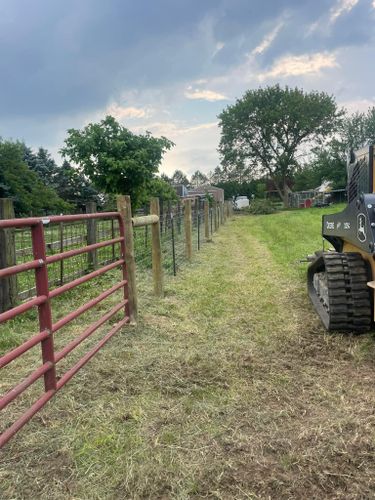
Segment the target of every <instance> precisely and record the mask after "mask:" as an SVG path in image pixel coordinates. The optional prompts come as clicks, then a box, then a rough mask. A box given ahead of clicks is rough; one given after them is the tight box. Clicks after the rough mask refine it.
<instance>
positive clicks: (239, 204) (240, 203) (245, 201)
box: [234, 196, 250, 210]
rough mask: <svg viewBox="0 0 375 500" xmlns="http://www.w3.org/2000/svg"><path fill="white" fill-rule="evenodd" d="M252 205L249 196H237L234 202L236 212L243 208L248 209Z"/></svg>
mask: <svg viewBox="0 0 375 500" xmlns="http://www.w3.org/2000/svg"><path fill="white" fill-rule="evenodd" d="M249 205H250V202H249V198H248V197H247V196H237V198H236V199H235V200H234V208H235V209H236V210H241V208H246V207H248V206H249Z"/></svg>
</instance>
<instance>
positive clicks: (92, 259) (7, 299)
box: [0, 196, 231, 448]
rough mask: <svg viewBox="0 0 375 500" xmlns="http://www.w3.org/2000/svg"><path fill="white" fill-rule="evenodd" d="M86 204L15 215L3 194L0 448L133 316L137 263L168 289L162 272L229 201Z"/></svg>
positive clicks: (173, 269) (200, 237) (216, 221)
mask: <svg viewBox="0 0 375 500" xmlns="http://www.w3.org/2000/svg"><path fill="white" fill-rule="evenodd" d="M87 212H88V213H87V214H81V215H61V216H52V217H34V218H27V219H16V218H14V217H13V216H14V213H13V209H12V204H11V201H10V200H1V199H0V306H1V309H0V327H1V329H0V341H1V342H0V369H1V372H2V378H1V383H0V387H1V390H2V391H5V393H4V395H3V396H1V397H0V411H2V417H1V418H0V448H1V447H2V446H3V445H4V444H5V443H6V442H8V440H9V439H10V438H11V437H12V436H13V435H14V434H15V433H16V432H18V431H19V430H20V429H21V427H23V426H24V425H25V424H26V423H27V422H28V421H29V420H30V419H31V418H32V416H33V415H34V414H35V413H36V412H37V411H39V410H40V409H41V408H43V406H44V405H45V404H46V403H47V402H48V401H49V400H50V399H51V398H52V397H53V396H54V394H55V393H56V392H57V391H59V390H60V389H61V388H62V387H63V386H64V385H65V384H66V383H67V382H68V381H69V380H70V379H71V378H72V377H73V376H74V375H75V374H76V372H77V371H79V370H80V369H81V368H82V366H84V365H85V364H86V363H87V362H88V361H89V360H90V359H91V358H92V357H93V356H94V355H95V354H96V353H97V352H98V351H99V350H100V349H101V348H102V347H103V346H104V344H105V343H106V342H107V341H108V340H109V339H110V338H111V337H112V336H113V335H115V334H116V333H117V332H119V331H120V330H121V329H122V328H123V327H125V326H126V324H127V323H132V322H135V321H136V320H137V310H138V300H137V283H136V268H137V271H138V272H139V271H140V272H142V270H147V269H150V270H151V271H152V277H153V285H154V294H155V295H156V296H159V297H162V296H163V290H164V273H165V272H167V273H170V274H176V273H177V272H178V271H179V269H180V268H181V266H182V264H183V263H184V262H188V261H190V260H191V259H192V256H193V253H194V252H195V251H197V250H199V249H200V248H202V246H203V245H205V243H206V242H207V241H209V240H210V239H211V238H212V235H213V233H214V232H215V231H216V230H217V229H218V228H219V226H220V225H221V224H223V223H224V222H225V220H226V218H227V217H228V216H229V215H231V207H230V205H229V204H224V203H221V204H217V203H213V204H212V206H209V205H208V203H201V202H200V201H199V200H193V201H192V200H190V199H188V200H185V201H184V202H183V203H180V204H177V205H175V206H168V207H167V209H166V210H163V211H162V212H161V211H160V204H159V200H158V199H157V198H153V199H152V200H151V202H150V206H149V209H148V210H147V212H148V213H147V214H146V213H143V214H142V215H138V216H135V217H132V210H131V201H130V197H129V196H119V197H118V210H117V211H116V212H105V213H96V212H95V207H94V206H93V205H91V206H88V207H87ZM9 216H10V217H9ZM119 271H120V272H119ZM86 283H88V287H89V289H90V299H89V300H88V301H87V302H85V303H83V304H82V303H81V302H82V300H87V296H86V299H85V298H84V297H85V294H84V293H82V288H80V291H77V290H76V288H77V287H83V288H84V287H85V286H86V293H87V285H85V284H86ZM110 297H111V303H108V301H109V298H110ZM89 311H90V312H91V319H90V318H88V317H87V316H85V314H86V313H88V312H89ZM82 316H84V319H83V318H82ZM5 323H7V324H8V325H9V323H12V327H11V328H9V330H7V329H6V327H4V326H3V324H5ZM72 323H73V326H72ZM4 328H5V329H4ZM103 329H105V332H103ZM60 330H63V332H61V331H60ZM17 331H21V335H19V334H18V333H17V336H16V338H8V337H9V335H12V334H11V333H10V334H9V332H13V336H14V335H15V332H17ZM7 332H8V334H7ZM30 332H31V333H30ZM32 332H33V333H32ZM56 332H57V335H55V333H56ZM4 341H5V343H4ZM36 347H39V348H40V349H41V360H40V354H38V353H37V352H35V349H33V348H36ZM82 350H83V351H82ZM4 351H5V352H4ZM30 356H31V357H30ZM67 358H68V359H67ZM3 370H5V371H3ZM3 373H4V375H5V376H4V377H3ZM22 377H23V379H22V380H21V382H19V381H18V380H19V378H22ZM42 381H44V384H42V385H41V382H42ZM14 384H16V385H14ZM13 405H15V406H16V410H17V411H16V413H14V412H12V410H10V411H9V408H10V407H12V406H13ZM25 406H26V408H25ZM3 412H5V414H4V413H3ZM3 415H4V416H3ZM14 417H15V418H14Z"/></svg>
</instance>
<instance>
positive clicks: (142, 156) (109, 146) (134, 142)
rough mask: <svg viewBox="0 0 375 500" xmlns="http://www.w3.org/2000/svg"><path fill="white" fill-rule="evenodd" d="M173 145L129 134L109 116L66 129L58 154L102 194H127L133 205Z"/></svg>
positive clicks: (140, 197) (145, 189)
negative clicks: (74, 165) (66, 135)
mask: <svg viewBox="0 0 375 500" xmlns="http://www.w3.org/2000/svg"><path fill="white" fill-rule="evenodd" d="M172 146H173V143H172V142H171V141H169V140H168V139H166V138H165V137H161V138H156V137H152V136H151V134H150V133H146V134H145V135H136V134H133V133H132V132H131V131H130V130H128V129H127V128H125V127H123V126H122V125H120V124H119V123H118V122H117V121H116V120H115V119H114V118H113V117H111V116H107V117H106V118H105V119H104V120H102V121H101V122H99V123H90V124H89V125H87V126H86V127H84V128H83V129H82V130H77V129H69V130H68V137H67V138H66V139H65V146H64V147H63V148H62V150H61V152H62V154H63V156H64V157H66V158H69V159H70V160H71V161H72V162H74V163H75V164H76V165H77V166H78V169H80V170H81V171H82V172H83V173H84V174H85V175H86V176H87V177H88V178H89V179H90V180H91V181H92V182H93V184H94V185H95V186H96V187H97V188H98V189H99V190H100V191H103V192H105V193H113V194H130V195H131V197H132V200H133V202H134V203H135V204H136V205H137V204H139V203H140V201H141V200H142V198H143V197H144V195H145V192H146V191H147V189H148V187H149V186H150V183H151V181H152V180H153V179H154V178H155V174H156V173H157V171H158V169H159V165H160V163H161V160H162V157H163V154H164V153H165V152H166V151H167V150H169V149H170V148H171V147H172Z"/></svg>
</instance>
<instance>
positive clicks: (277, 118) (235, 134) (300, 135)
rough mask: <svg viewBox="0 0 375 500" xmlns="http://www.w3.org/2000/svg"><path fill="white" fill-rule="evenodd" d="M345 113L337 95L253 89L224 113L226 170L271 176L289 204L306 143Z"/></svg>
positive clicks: (277, 88) (333, 125)
mask: <svg viewBox="0 0 375 500" xmlns="http://www.w3.org/2000/svg"><path fill="white" fill-rule="evenodd" d="M340 116H341V113H340V112H339V111H338V110H337V106H336V102H335V99H334V98H333V96H329V95H328V94H326V93H324V92H305V91H303V90H302V89H298V88H294V89H292V88H289V87H285V88H281V87H280V86H279V85H275V86H268V87H265V88H259V89H256V90H249V91H247V92H246V93H245V95H244V96H243V97H242V98H241V99H238V100H237V101H236V103H235V104H234V105H231V106H228V107H227V108H226V109H225V110H224V111H223V112H222V113H221V114H220V115H219V119H220V123H219V125H220V127H221V140H220V145H219V151H220V153H221V157H222V164H223V166H224V167H226V168H229V169H230V168H237V169H240V170H241V171H242V172H243V173H244V174H246V175H248V173H249V172H251V173H252V174H253V175H254V173H255V174H258V175H268V176H269V177H270V178H271V179H272V181H273V182H274V184H275V186H276V189H277V191H278V192H279V194H280V196H281V197H282V198H283V200H284V203H285V204H287V200H288V193H287V191H288V188H287V179H288V178H290V177H292V176H293V174H294V173H295V172H296V170H297V167H298V159H297V153H298V151H299V150H300V148H301V146H302V145H303V144H305V143H307V142H311V141H313V140H318V139H323V138H326V137H327V136H328V135H329V134H331V133H332V132H333V131H334V130H335V129H336V127H337V125H338V122H339V118H340Z"/></svg>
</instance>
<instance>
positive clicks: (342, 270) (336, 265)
mask: <svg viewBox="0 0 375 500" xmlns="http://www.w3.org/2000/svg"><path fill="white" fill-rule="evenodd" d="M322 271H325V272H326V274H327V282H328V301H329V304H328V309H327V307H326V306H325V305H324V304H323V302H322V300H320V299H319V297H318V296H317V294H316V292H315V288H314V287H313V285H312V280H313V276H314V274H315V272H322ZM308 280H309V283H308V288H309V295H310V298H311V300H312V302H313V304H314V306H315V308H316V310H317V312H318V314H319V316H320V317H321V319H322V321H323V323H324V325H325V327H326V328H327V329H328V330H345V331H354V332H364V331H368V330H369V329H370V328H371V324H372V314H371V292H370V289H369V287H368V286H367V281H368V273H367V267H366V262H365V261H364V259H363V258H362V257H361V255H360V254H357V253H339V252H324V253H322V254H320V255H319V256H318V257H317V259H316V261H314V262H313V263H312V264H311V265H310V266H309V272H308ZM314 295H315V296H314Z"/></svg>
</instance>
